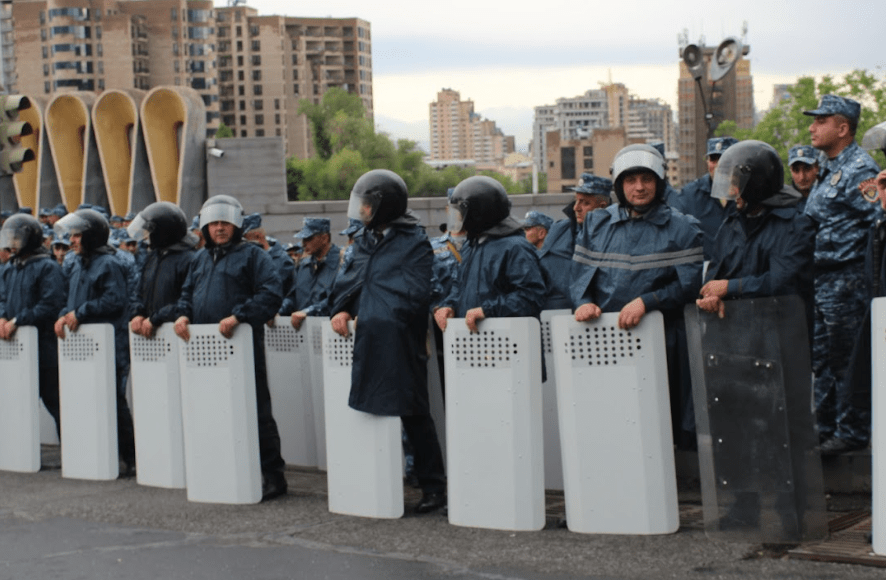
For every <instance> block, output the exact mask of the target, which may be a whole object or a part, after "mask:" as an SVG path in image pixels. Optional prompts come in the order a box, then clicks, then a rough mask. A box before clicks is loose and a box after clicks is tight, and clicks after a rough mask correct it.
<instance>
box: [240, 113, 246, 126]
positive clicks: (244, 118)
mask: <svg viewBox="0 0 886 580" xmlns="http://www.w3.org/2000/svg"><path fill="white" fill-rule="evenodd" d="M240 124H241V125H245V124H246V115H240Z"/></svg>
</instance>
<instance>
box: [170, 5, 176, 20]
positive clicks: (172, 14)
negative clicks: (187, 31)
mask: <svg viewBox="0 0 886 580" xmlns="http://www.w3.org/2000/svg"><path fill="white" fill-rule="evenodd" d="M169 16H170V18H169V19H170V20H172V21H173V22H175V21H176V20H178V8H172V9H170V11H169Z"/></svg>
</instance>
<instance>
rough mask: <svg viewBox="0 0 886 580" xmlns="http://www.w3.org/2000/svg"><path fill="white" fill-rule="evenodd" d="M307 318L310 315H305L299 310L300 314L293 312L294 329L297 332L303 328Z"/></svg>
mask: <svg viewBox="0 0 886 580" xmlns="http://www.w3.org/2000/svg"><path fill="white" fill-rule="evenodd" d="M307 317H308V315H307V314H305V313H304V312H302V311H301V310H299V311H298V312H293V313H292V328H294V329H296V330H298V329H299V328H301V325H302V323H303V322H304V321H305V319H306V318H307Z"/></svg>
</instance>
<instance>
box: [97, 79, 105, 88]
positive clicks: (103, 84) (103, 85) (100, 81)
mask: <svg viewBox="0 0 886 580" xmlns="http://www.w3.org/2000/svg"><path fill="white" fill-rule="evenodd" d="M98 90H100V91H103V90H105V79H98Z"/></svg>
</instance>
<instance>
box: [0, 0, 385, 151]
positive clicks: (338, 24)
mask: <svg viewBox="0 0 886 580" xmlns="http://www.w3.org/2000/svg"><path fill="white" fill-rule="evenodd" d="M10 38H11V39H12V40H11V41H10V40H9V39H10ZM0 50H2V55H0V60H2V63H0V64H2V67H0V68H2V71H3V73H4V78H5V79H6V80H7V83H6V84H7V85H8V86H7V89H9V90H11V91H14V92H20V93H25V94H28V95H32V96H40V95H46V96H47V97H48V96H50V95H52V94H54V93H56V92H60V91H72V90H81V91H95V92H101V91H103V90H106V89H129V88H135V89H143V90H148V89H150V88H153V87H156V86H160V85H172V86H186V87H191V88H193V89H194V90H196V91H197V92H198V93H200V95H201V96H202V98H203V102H204V104H205V105H206V116H207V128H208V129H207V133H208V134H209V135H213V134H214V133H215V131H216V130H217V129H218V127H219V126H220V124H221V123H224V124H225V125H227V126H228V127H230V128H231V129H232V130H233V131H234V135H235V136H237V137H263V136H266V137H273V136H277V137H281V138H282V139H283V140H284V146H285V149H286V151H287V155H288V156H296V157H299V158H307V157H310V156H311V155H312V153H313V145H312V143H311V139H310V131H309V127H308V124H307V122H306V120H305V118H304V116H303V115H299V114H298V102H299V100H300V99H309V100H311V101H312V102H315V103H316V102H319V100H320V99H321V98H322V96H323V94H325V92H326V91H327V90H329V89H330V88H332V87H340V88H342V89H344V90H346V91H348V92H351V93H354V94H358V95H360V98H361V100H362V101H363V104H364V107H365V108H366V111H367V114H368V115H369V116H370V118H371V116H372V111H373V106H372V103H373V97H372V57H371V53H372V47H371V33H370V25H369V22H367V21H365V20H361V19H359V18H340V19H339V18H299V17H290V16H265V15H259V14H258V11H257V10H256V9H254V8H250V7H248V6H245V5H243V4H238V3H232V5H229V6H226V7H215V6H214V5H213V2H212V0H15V1H14V2H10V1H9V0H5V1H3V2H0ZM25 63H27V66H24V64H25Z"/></svg>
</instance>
